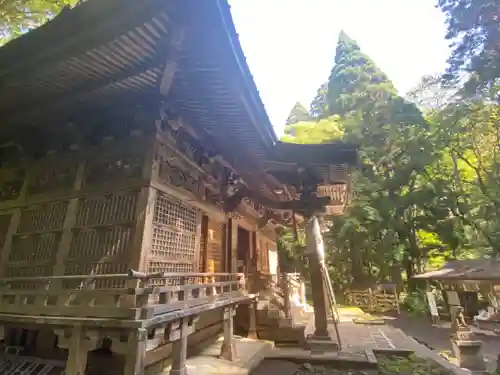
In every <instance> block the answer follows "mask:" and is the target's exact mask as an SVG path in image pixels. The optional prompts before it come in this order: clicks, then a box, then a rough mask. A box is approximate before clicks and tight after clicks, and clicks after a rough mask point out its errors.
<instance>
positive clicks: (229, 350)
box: [219, 306, 237, 361]
mask: <svg viewBox="0 0 500 375" xmlns="http://www.w3.org/2000/svg"><path fill="white" fill-rule="evenodd" d="M235 313H236V310H235V308H234V306H229V307H226V308H224V310H223V314H224V316H223V319H224V341H223V342H222V347H221V349H220V356H219V357H220V358H223V359H225V360H228V361H234V360H236V355H237V354H236V346H235V344H234V328H233V320H234V319H233V317H234V314H235Z"/></svg>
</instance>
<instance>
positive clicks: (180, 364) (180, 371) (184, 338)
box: [168, 317, 197, 375]
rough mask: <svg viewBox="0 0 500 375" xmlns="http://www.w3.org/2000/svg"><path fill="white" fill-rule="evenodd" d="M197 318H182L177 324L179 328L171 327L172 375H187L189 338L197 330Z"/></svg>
mask: <svg viewBox="0 0 500 375" xmlns="http://www.w3.org/2000/svg"><path fill="white" fill-rule="evenodd" d="M196 320H197V317H188V318H182V319H180V321H178V322H177V323H173V324H178V326H177V327H171V328H170V332H169V338H168V340H169V341H172V342H173V345H172V367H171V368H170V375H187V367H186V359H187V342H188V336H189V335H190V334H191V333H193V331H194V329H195V323H196Z"/></svg>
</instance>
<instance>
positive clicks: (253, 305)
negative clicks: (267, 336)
mask: <svg viewBox="0 0 500 375" xmlns="http://www.w3.org/2000/svg"><path fill="white" fill-rule="evenodd" d="M257 311H258V310H257V299H254V300H252V301H251V302H250V303H249V304H248V319H249V320H248V335H247V337H248V338H250V339H255V340H257V339H258V335H257Z"/></svg>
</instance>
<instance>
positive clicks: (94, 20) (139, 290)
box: [0, 0, 356, 375]
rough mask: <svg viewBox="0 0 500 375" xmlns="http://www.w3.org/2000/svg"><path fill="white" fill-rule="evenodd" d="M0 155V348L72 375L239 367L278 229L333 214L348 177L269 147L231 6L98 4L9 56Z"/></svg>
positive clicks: (189, 0)
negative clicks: (241, 317) (206, 348)
mask: <svg viewBox="0 0 500 375" xmlns="http://www.w3.org/2000/svg"><path fill="white" fill-rule="evenodd" d="M0 154H1V155H0V156H1V157H0V162H1V164H0V334H2V335H3V336H2V337H3V343H4V346H5V347H6V349H7V350H10V351H11V352H16V353H22V354H24V355H30V356H33V357H38V358H44V359H46V360H49V361H61V360H62V361H63V363H64V365H63V367H64V369H65V370H64V371H65V375H84V374H90V373H92V371H93V370H92V368H97V369H98V371H97V372H98V373H99V374H104V375H106V374H125V375H138V374H144V373H146V374H148V375H149V374H151V375H152V374H154V373H156V372H159V371H161V369H162V368H163V367H164V365H165V364H166V363H167V362H168V361H171V362H172V374H176V375H181V374H185V373H186V367H185V360H186V356H187V350H188V348H189V349H190V350H192V349H193V348H196V346H197V345H198V344H199V343H200V342H202V341H204V340H206V339H209V338H211V337H215V336H217V335H219V334H221V333H222V332H223V333H224V344H223V345H222V350H221V356H222V357H223V358H226V359H233V358H234V356H235V354H236V353H234V350H233V349H234V347H233V346H232V329H233V324H232V322H233V319H238V317H236V318H233V314H234V311H235V309H236V306H238V305H242V304H245V306H248V307H250V309H253V310H252V311H255V303H254V302H255V298H256V295H257V293H258V290H257V291H252V292H250V291H249V288H248V283H249V282H250V281H251V279H252V277H256V276H257V275H258V274H259V273H265V272H269V258H270V257H269V254H270V253H271V252H273V251H276V232H275V228H276V226H277V225H292V223H293V222H294V220H293V219H294V215H295V214H300V215H303V216H304V217H310V216H312V215H317V214H318V213H319V212H326V211H328V212H333V213H341V212H342V211H343V209H344V207H345V205H346V202H347V193H346V192H347V190H348V189H346V186H347V185H348V180H349V172H348V167H349V165H352V164H354V163H355V162H356V149H355V148H353V147H348V146H345V145H337V146H334V145H317V146H305V145H293V146H289V145H283V144H280V143H279V142H277V139H276V136H275V134H274V132H273V129H272V126H271V124H270V122H269V119H268V117H267V115H266V113H265V110H264V107H263V104H262V102H261V100H260V98H259V94H258V91H257V89H256V86H255V83H254V81H253V79H252V76H251V74H250V71H249V69H248V66H247V64H246V62H245V57H244V55H243V53H242V50H241V46H240V44H239V41H238V36H237V34H236V31H235V28H234V24H233V22H232V18H231V14H230V11H229V5H228V3H227V1H225V0H213V1H201V2H200V1H195V0H185V1H159V0H144V1H136V0H106V1H101V0H88V1H85V2H80V3H79V5H77V6H76V7H75V8H74V9H71V10H66V11H64V12H62V13H61V14H60V15H59V16H57V17H56V18H55V19H54V20H53V21H51V22H49V23H48V24H46V25H44V26H42V27H40V28H38V29H36V30H34V31H31V32H29V33H28V34H26V35H24V36H22V37H20V38H18V39H16V40H14V41H13V42H11V43H8V44H7V45H5V46H4V47H2V48H0ZM330 185H333V186H334V187H333V188H331V189H326V190H325V189H322V190H321V191H319V190H318V186H322V187H324V186H330ZM255 324H256V322H255V316H254V315H252V314H251V313H250V322H249V325H250V329H249V331H252V332H256V327H255ZM64 361H65V362H64ZM58 366H59V365H58Z"/></svg>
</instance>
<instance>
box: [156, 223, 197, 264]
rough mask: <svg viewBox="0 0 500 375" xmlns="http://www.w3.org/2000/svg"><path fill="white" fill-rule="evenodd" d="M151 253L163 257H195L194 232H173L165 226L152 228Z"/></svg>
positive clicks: (190, 259) (173, 258)
mask: <svg viewBox="0 0 500 375" xmlns="http://www.w3.org/2000/svg"><path fill="white" fill-rule="evenodd" d="M151 255H152V256H154V257H161V258H163V259H172V260H175V259H182V260H186V261H190V262H193V261H194V260H195V259H196V234H195V233H180V232H174V231H172V230H170V229H169V228H166V227H159V226H155V227H154V228H153V243H152V245H151Z"/></svg>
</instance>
